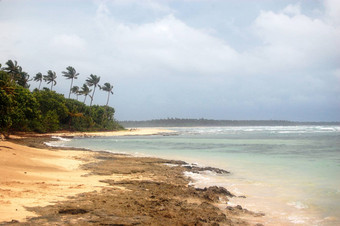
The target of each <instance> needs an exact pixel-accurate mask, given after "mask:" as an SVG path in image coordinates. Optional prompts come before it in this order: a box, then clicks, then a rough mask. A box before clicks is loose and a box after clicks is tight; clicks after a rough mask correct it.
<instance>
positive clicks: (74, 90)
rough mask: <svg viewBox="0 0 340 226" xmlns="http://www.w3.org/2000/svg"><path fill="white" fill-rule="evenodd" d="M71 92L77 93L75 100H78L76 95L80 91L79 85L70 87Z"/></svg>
mask: <svg viewBox="0 0 340 226" xmlns="http://www.w3.org/2000/svg"><path fill="white" fill-rule="evenodd" d="M71 92H72V93H74V94H75V95H77V100H78V96H79V95H81V93H80V91H79V86H73V87H72V88H71Z"/></svg>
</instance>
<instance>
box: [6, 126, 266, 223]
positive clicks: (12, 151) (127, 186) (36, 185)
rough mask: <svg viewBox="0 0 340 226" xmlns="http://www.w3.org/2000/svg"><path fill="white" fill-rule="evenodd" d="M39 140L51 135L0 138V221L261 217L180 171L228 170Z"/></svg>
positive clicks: (177, 220)
mask: <svg viewBox="0 0 340 226" xmlns="http://www.w3.org/2000/svg"><path fill="white" fill-rule="evenodd" d="M149 132H150V131H149ZM66 135H67V134H66ZM58 136H60V134H58ZM46 139H47V140H48V139H50V138H48V137H40V138H39V137H32V136H31V137H30V138H26V139H15V140H14V141H15V142H16V143H13V142H9V141H2V142H0V198H1V199H0V225H1V224H5V225H7V224H12V225H21V224H22V225H24V224H26V225H27V224H28V225H38V224H40V225H109V224H118V225H135V224H142V225H248V224H250V225H256V224H257V223H261V222H262V216H263V214H262V213H253V212H250V211H248V210H245V209H243V208H242V207H241V206H237V207H231V206H228V205H227V204H226V203H227V201H228V199H229V198H230V197H232V196H233V194H231V193H230V192H228V191H227V190H226V189H225V188H221V187H210V188H206V189H197V188H194V187H192V186H189V185H188V184H189V182H190V178H187V177H185V176H184V174H183V172H184V171H194V172H197V171H200V170H212V171H215V172H216V173H228V172H225V171H221V172H219V171H218V169H214V168H210V169H200V168H199V167H188V166H187V165H186V163H184V162H182V161H171V160H164V159H158V158H140V157H132V156H126V155H119V154H111V153H103V152H101V153H97V152H91V151H82V150H57V149H54V148H47V147H44V145H43V141H46ZM18 143H21V144H18ZM22 144H25V145H22ZM41 147H44V148H43V149H41Z"/></svg>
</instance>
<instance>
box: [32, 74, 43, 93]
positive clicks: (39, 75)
mask: <svg viewBox="0 0 340 226" xmlns="http://www.w3.org/2000/svg"><path fill="white" fill-rule="evenodd" d="M33 79H34V81H35V82H39V90H40V86H41V82H42V80H43V75H42V74H41V73H40V72H39V73H37V74H36V75H35V76H34V77H33Z"/></svg>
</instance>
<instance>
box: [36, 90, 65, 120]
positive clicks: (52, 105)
mask: <svg viewBox="0 0 340 226" xmlns="http://www.w3.org/2000/svg"><path fill="white" fill-rule="evenodd" d="M33 96H34V97H35V98H36V100H37V101H38V103H39V105H40V110H41V113H42V115H43V116H46V114H47V113H48V112H49V111H50V110H55V111H56V113H57V115H58V120H59V121H60V122H65V121H66V119H67V116H68V112H69V110H68V108H67V107H66V99H65V97H64V95H62V94H59V93H56V92H55V91H50V90H40V91H39V90H38V91H35V92H33Z"/></svg>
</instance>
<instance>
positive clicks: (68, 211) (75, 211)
mask: <svg viewBox="0 0 340 226" xmlns="http://www.w3.org/2000/svg"><path fill="white" fill-rule="evenodd" d="M88 212H89V211H87V210H84V209H61V210H59V211H58V213H59V214H72V215H76V214H85V213H88Z"/></svg>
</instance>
